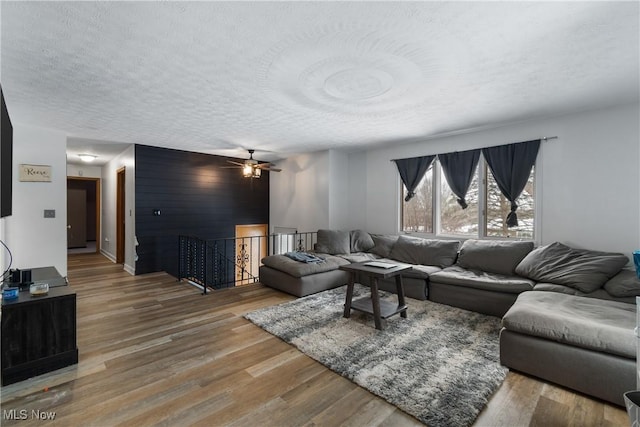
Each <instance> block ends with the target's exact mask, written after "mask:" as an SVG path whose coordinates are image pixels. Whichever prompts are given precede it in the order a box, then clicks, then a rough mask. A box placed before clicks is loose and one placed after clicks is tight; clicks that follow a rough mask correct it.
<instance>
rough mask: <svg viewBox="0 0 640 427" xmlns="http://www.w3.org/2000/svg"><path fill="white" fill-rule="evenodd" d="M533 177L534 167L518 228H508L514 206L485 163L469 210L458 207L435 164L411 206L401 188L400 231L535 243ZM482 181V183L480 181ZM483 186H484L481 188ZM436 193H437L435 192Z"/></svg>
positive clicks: (472, 190) (471, 189)
mask: <svg viewBox="0 0 640 427" xmlns="http://www.w3.org/2000/svg"><path fill="white" fill-rule="evenodd" d="M534 173H535V167H534V168H533V169H532V170H531V174H530V175H529V180H528V182H527V185H526V186H525V188H524V190H523V192H522V194H521V195H520V197H518V201H517V202H518V210H517V211H516V213H517V215H518V226H517V227H511V228H508V227H507V226H506V224H505V218H506V217H507V214H508V213H509V211H510V209H511V203H510V202H509V201H508V200H507V199H506V197H504V196H503V195H502V193H501V192H500V189H499V188H498V185H497V183H496V181H495V179H494V177H493V174H492V173H491V171H490V170H489V168H488V167H487V166H486V162H485V161H484V159H482V158H481V159H480V162H479V164H478V169H477V171H476V175H475V177H474V179H473V181H472V182H471V186H470V187H469V191H468V192H467V197H466V200H467V204H468V207H467V209H462V208H461V207H460V205H459V204H458V202H457V200H456V196H455V195H454V194H453V193H452V192H451V189H450V188H449V185H448V184H447V181H446V179H445V177H444V173H443V172H442V169H441V168H440V165H439V163H438V161H437V160H436V161H434V163H433V166H432V167H431V168H430V169H429V171H427V173H426V175H425V177H424V178H423V179H422V181H421V182H420V184H419V185H418V188H417V190H416V196H415V197H414V198H413V199H411V200H410V201H409V202H405V201H404V197H405V196H406V189H404V186H402V188H403V190H402V192H401V194H402V199H401V204H402V224H401V230H402V231H405V232H417V233H426V234H436V235H452V236H461V237H490V238H513V239H533V238H534V215H535V200H534V177H535V175H534ZM479 177H483V179H482V180H480V179H479ZM436 178H437V179H436ZM480 182H482V183H483V184H484V185H480V184H479V183H480ZM435 189H438V191H434V190H435ZM434 219H436V221H434ZM481 225H482V226H481Z"/></svg>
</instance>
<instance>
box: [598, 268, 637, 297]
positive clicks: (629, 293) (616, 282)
mask: <svg viewBox="0 0 640 427" xmlns="http://www.w3.org/2000/svg"><path fill="white" fill-rule="evenodd" d="M604 289H605V290H606V291H607V292H609V293H610V294H611V295H613V296H615V297H635V296H640V279H638V275H637V274H636V272H635V271H632V270H622V271H621V272H620V273H618V274H616V275H615V276H613V277H612V278H611V279H609V280H608V281H607V283H605V284H604Z"/></svg>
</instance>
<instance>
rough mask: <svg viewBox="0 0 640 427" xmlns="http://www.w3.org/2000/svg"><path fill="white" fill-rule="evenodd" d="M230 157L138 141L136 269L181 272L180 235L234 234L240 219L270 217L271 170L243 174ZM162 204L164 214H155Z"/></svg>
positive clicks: (245, 221) (258, 220) (264, 221)
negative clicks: (255, 174)
mask: <svg viewBox="0 0 640 427" xmlns="http://www.w3.org/2000/svg"><path fill="white" fill-rule="evenodd" d="M227 160H235V161H240V162H241V161H242V160H239V159H232V158H230V157H221V156H213V155H208V154H200V153H192V152H187V151H180V150H171V149H166V148H158V147H150V146H145V145H136V147H135V161H136V168H135V191H136V193H135V199H136V202H135V203H136V236H137V238H138V243H139V246H138V248H137V254H138V260H137V262H136V274H144V273H150V272H154V271H162V270H164V271H166V272H168V273H169V274H171V275H174V276H177V274H178V236H179V235H181V234H184V235H190V236H196V237H199V238H202V239H217V238H227V237H234V234H235V227H236V225H238V224H268V223H269V172H263V173H262V177H261V178H259V179H251V178H244V177H243V176H242V170H241V169H223V168H222V167H223V166H232V165H231V164H229V163H228V162H227ZM154 210H159V211H160V215H154Z"/></svg>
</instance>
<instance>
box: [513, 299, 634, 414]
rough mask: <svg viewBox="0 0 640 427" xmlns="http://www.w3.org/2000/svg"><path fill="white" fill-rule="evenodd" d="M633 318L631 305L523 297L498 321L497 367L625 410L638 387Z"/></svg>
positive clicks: (598, 301)
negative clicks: (629, 393) (625, 398)
mask: <svg viewBox="0 0 640 427" xmlns="http://www.w3.org/2000/svg"><path fill="white" fill-rule="evenodd" d="M635 318H636V306H635V304H627V303H622V302H617V301H604V300H599V299H595V298H584V297H580V296H575V295H567V294H558V293H555V292H541V291H532V292H526V293H523V294H521V295H520V296H519V297H518V300H517V301H516V303H515V304H514V305H513V306H512V307H511V309H510V310H509V311H508V312H507V313H506V314H505V316H504V318H503V320H502V323H503V329H502V330H501V332H500V362H501V363H502V364H503V365H505V366H507V367H509V368H511V369H515V370H518V371H521V372H524V373H527V374H531V375H534V376H536V377H539V378H542V379H544V380H547V381H551V382H554V383H556V384H560V385H562V386H565V387H569V388H571V389H574V390H577V391H580V392H582V393H586V394H589V395H591V396H595V397H598V398H600V399H604V400H607V401H609V402H612V403H615V404H617V405H624V403H623V398H622V395H623V393H624V392H626V391H629V390H634V389H635V388H636V380H635V376H636V345H635V342H636V338H635V334H634V327H635Z"/></svg>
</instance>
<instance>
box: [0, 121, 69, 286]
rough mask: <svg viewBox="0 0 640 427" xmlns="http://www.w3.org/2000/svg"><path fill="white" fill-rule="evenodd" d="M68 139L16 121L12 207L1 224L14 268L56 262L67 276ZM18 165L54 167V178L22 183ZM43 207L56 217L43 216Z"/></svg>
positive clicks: (43, 265)
mask: <svg viewBox="0 0 640 427" xmlns="http://www.w3.org/2000/svg"><path fill="white" fill-rule="evenodd" d="M66 144H67V135H66V134H65V133H63V132H60V131H57V130H52V129H45V128H38V127H33V126H24V125H20V124H14V128H13V212H12V215H11V216H10V217H6V218H4V219H3V220H2V224H1V226H0V229H2V228H4V238H3V240H4V241H5V243H6V244H7V246H9V248H10V249H11V252H12V253H13V268H21V269H22V268H30V267H45V266H54V267H56V269H57V270H58V272H59V273H60V274H61V275H63V276H66V275H67V227H66V225H67V171H66V156H65V150H66ZM20 164H36V165H49V166H51V182H20V181H19V180H18V174H19V169H18V166H19V165H20ZM45 209H54V210H55V218H44V210H45ZM5 259H6V258H5ZM6 262H7V261H3V266H5V268H6V264H4V263H6Z"/></svg>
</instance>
